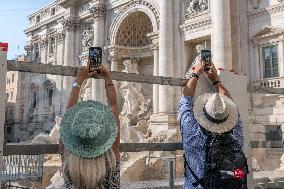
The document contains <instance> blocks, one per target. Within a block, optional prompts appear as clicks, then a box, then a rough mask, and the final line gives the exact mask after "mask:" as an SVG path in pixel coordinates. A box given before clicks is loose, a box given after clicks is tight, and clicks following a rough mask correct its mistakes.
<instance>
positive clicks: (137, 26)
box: [115, 11, 153, 47]
mask: <svg viewBox="0 0 284 189" xmlns="http://www.w3.org/2000/svg"><path fill="white" fill-rule="evenodd" d="M152 31H153V27H152V23H151V20H150V18H149V17H148V16H147V15H146V14H145V13H144V12H141V11H137V12H134V13H131V14H130V15H129V16H127V17H126V18H125V19H124V20H123V21H122V23H121V25H120V27H119V29H118V31H117V35H116V36H117V37H116V41H115V44H116V45H119V46H125V47H143V46H144V47H145V46H149V45H150V43H151V41H150V39H149V37H148V36H147V34H148V33H151V32H152Z"/></svg>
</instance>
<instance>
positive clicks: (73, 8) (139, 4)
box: [25, 0, 284, 169]
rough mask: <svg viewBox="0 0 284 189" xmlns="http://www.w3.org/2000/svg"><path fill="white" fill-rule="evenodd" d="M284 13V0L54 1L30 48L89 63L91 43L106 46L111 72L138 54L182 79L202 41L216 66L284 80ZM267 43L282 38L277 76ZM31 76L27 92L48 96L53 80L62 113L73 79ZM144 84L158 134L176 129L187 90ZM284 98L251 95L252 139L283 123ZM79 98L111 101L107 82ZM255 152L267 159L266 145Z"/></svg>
mask: <svg viewBox="0 0 284 189" xmlns="http://www.w3.org/2000/svg"><path fill="white" fill-rule="evenodd" d="M283 17H284V2H283V1H281V0H249V1H247V0H228V1H222V0H93V1H90V0H89V1H88V0H78V1H75V0H56V1H53V2H52V3H50V4H49V5H47V6H45V7H43V8H41V9H39V10H38V11H35V12H34V13H32V14H31V15H30V16H29V20H30V26H29V28H28V29H27V30H26V31H25V32H26V35H27V37H28V40H27V46H26V50H27V53H28V55H29V60H30V61H32V62H35V63H36V62H40V63H44V64H54V65H64V66H76V67H77V66H79V65H84V64H86V60H87V54H88V48H89V47H90V46H100V47H102V48H103V49H104V63H105V64H106V65H107V66H108V67H109V68H110V69H111V70H112V71H122V70H123V69H124V66H123V62H124V61H126V60H133V59H136V60H138V71H139V73H142V74H150V75H156V76H166V77H178V78H184V77H185V73H186V72H187V70H188V68H189V67H190V65H191V63H192V62H193V60H194V59H195V57H196V55H197V50H196V47H199V46H200V45H204V46H205V47H206V48H209V49H211V50H212V51H213V57H214V61H215V64H216V67H218V68H223V69H226V70H234V72H236V73H244V74H247V75H248V78H249V82H248V83H244V85H247V84H248V85H254V86H259V87H260V86H265V85H270V86H272V87H284V81H283V79H282V77H283V76H284V21H283ZM269 45H277V50H278V71H279V77H277V78H265V77H264V60H263V54H262V48H263V47H265V46H269ZM29 79H30V81H29V82H30V83H34V84H35V85H31V87H29V88H27V94H29V92H28V91H32V90H33V89H34V90H38V94H39V96H40V97H44V96H45V95H44V93H45V92H44V91H45V89H44V85H41V84H42V83H44V82H46V81H47V80H49V82H50V83H52V85H53V86H54V94H53V103H52V106H51V107H52V108H51V112H50V113H51V114H59V113H60V112H64V107H65V105H66V101H67V99H68V96H67V95H68V94H69V92H70V89H71V83H72V81H73V78H68V77H61V76H49V75H47V76H40V75H37V74H32V75H30V78H29ZM116 86H117V87H119V86H120V83H119V82H117V83H116ZM142 86H143V88H145V89H144V91H145V94H146V95H148V96H147V97H148V98H150V99H151V105H150V107H151V108H152V109H153V114H152V115H151V118H150V128H152V129H153V130H156V131H154V132H156V133H158V132H160V131H162V130H168V129H172V128H177V121H176V113H177V110H178V99H179V97H180V96H181V94H182V93H181V91H182V90H181V89H180V88H179V87H168V86H159V85H153V86H152V85H151V86H149V85H142ZM33 87H34V88H33ZM27 98H28V97H27ZM283 98H284V97H283V96H281V95H277V94H276V95H274V97H271V95H270V94H262V95H259V94H252V95H251V101H252V105H251V121H250V125H249V126H250V128H251V133H255V134H252V135H253V137H252V138H253V140H255V141H261V140H266V138H265V136H264V135H261V132H260V131H263V130H265V131H266V126H269V125H275V126H277V125H279V126H281V125H282V123H283V122H284V119H282V116H283V117H284V113H281V112H284V111H283V108H284V106H282V100H283ZM81 99H84V100H87V99H95V100H99V101H102V102H106V99H105V94H104V85H103V82H102V81H100V80H96V81H95V80H93V81H91V80H90V81H87V82H86V83H85V85H84V90H83V92H82V94H81ZM120 99H121V101H122V102H121V103H120V104H121V106H122V104H123V98H120ZM42 101H44V99H42ZM30 104H31V100H30V102H28V103H27V104H26V107H27V108H26V112H28V111H29V110H30ZM259 109H263V110H262V111H260V110H259ZM36 111H37V112H36V113H35V115H36V114H38V115H39V116H38V121H39V122H41V121H42V120H43V119H44V118H43V117H42V116H41V115H42V112H43V111H44V105H42V104H38V107H37V108H36ZM276 112H279V113H276ZM282 114H283V115H282ZM276 117H277V118H276ZM259 125H262V126H259ZM257 128H259V129H257ZM253 153H254V154H253V155H254V156H256V157H255V158H256V159H257V160H259V159H261V155H260V154H261V152H253ZM280 157H281V155H280V156H279V157H278V156H275V159H277V158H279V159H280ZM259 163H260V166H261V162H259ZM264 164H266V163H264ZM264 167H265V166H264ZM274 167H275V166H274ZM270 168H271V167H270ZM270 168H268V169H270Z"/></svg>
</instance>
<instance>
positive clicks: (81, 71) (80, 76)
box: [66, 67, 97, 110]
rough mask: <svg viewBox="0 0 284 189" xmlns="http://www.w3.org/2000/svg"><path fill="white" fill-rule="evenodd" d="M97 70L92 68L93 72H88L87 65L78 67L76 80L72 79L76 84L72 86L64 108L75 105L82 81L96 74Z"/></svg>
mask: <svg viewBox="0 0 284 189" xmlns="http://www.w3.org/2000/svg"><path fill="white" fill-rule="evenodd" d="M96 74H97V72H96V71H95V70H94V71H93V72H89V70H88V69H87V67H81V68H78V70H77V74H76V80H75V81H74V82H75V83H76V84H77V85H76V86H75V85H74V86H72V90H71V94H70V96H69V99H68V103H67V106H66V110H68V109H69V108H71V107H73V106H75V105H76V104H77V103H78V100H79V94H80V89H81V86H82V84H83V82H84V81H85V80H86V79H88V78H90V77H92V76H93V75H96Z"/></svg>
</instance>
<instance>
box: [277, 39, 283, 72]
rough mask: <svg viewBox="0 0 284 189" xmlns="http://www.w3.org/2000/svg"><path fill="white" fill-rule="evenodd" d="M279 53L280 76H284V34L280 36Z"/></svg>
mask: <svg viewBox="0 0 284 189" xmlns="http://www.w3.org/2000/svg"><path fill="white" fill-rule="evenodd" d="M278 52H279V53H278V55H279V64H278V65H279V76H280V77H284V36H282V37H281V38H280V41H279V43H278Z"/></svg>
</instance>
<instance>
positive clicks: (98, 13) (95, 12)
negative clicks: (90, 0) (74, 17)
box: [89, 3, 106, 20]
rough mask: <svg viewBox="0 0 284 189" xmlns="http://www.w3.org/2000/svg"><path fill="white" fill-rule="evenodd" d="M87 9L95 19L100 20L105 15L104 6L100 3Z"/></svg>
mask: <svg viewBox="0 0 284 189" xmlns="http://www.w3.org/2000/svg"><path fill="white" fill-rule="evenodd" d="M89 11H90V13H91V14H92V16H93V18H94V19H95V20H101V19H103V18H104V17H105V15H106V6H105V5H104V4H101V3H100V4H97V5H94V6H91V7H90V8H89Z"/></svg>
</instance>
